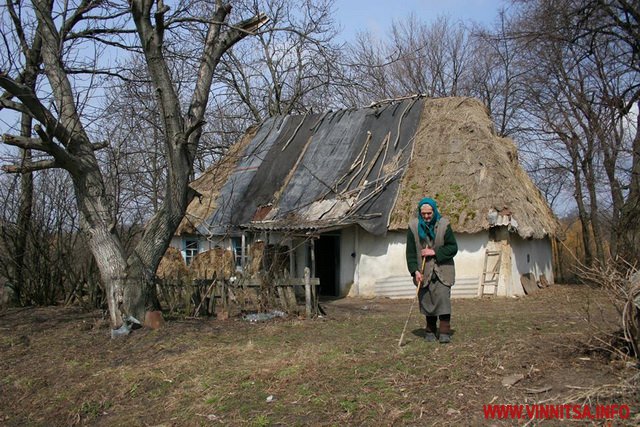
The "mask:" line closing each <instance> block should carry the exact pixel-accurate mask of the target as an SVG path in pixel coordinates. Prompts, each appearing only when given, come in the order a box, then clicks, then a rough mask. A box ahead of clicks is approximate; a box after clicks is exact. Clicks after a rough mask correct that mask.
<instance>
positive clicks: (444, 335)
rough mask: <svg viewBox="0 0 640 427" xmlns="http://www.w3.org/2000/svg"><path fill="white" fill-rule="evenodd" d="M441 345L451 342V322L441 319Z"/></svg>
mask: <svg viewBox="0 0 640 427" xmlns="http://www.w3.org/2000/svg"><path fill="white" fill-rule="evenodd" d="M439 341H440V344H448V343H450V342H451V321H450V320H443V319H440V339H439Z"/></svg>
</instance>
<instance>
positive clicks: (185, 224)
mask: <svg viewBox="0 0 640 427" xmlns="http://www.w3.org/2000/svg"><path fill="white" fill-rule="evenodd" d="M255 132H256V129H255V128H250V129H249V130H248V131H247V133H246V134H245V135H244V136H243V137H242V138H241V139H240V141H239V142H238V143H236V144H234V145H233V146H232V147H231V148H230V149H229V151H228V152H227V154H226V155H225V156H224V157H223V158H222V160H221V161H220V162H218V163H216V164H215V165H213V166H212V167H210V168H209V169H208V170H207V171H206V172H205V173H203V174H202V175H200V177H198V178H197V179H196V180H195V181H193V182H192V183H191V184H190V186H191V188H193V189H194V190H196V192H197V193H198V194H199V196H197V197H195V198H194V199H193V200H192V201H191V203H190V204H189V206H188V207H187V213H186V214H185V216H184V218H183V219H182V222H181V223H180V225H179V226H178V230H177V231H176V234H177V235H178V236H180V235H182V234H196V233H197V231H196V229H197V227H198V226H199V225H200V224H202V222H203V221H204V220H205V219H207V218H208V217H210V216H211V214H212V213H213V212H214V211H215V208H216V198H217V197H218V195H219V193H220V189H221V188H222V186H223V185H224V183H225V182H226V181H227V180H228V179H229V176H230V175H231V173H232V172H233V170H234V169H235V167H236V164H237V163H238V161H239V160H240V159H241V157H242V155H243V151H244V149H245V147H246V146H247V144H249V143H250V142H251V140H252V139H253V137H254V135H255Z"/></svg>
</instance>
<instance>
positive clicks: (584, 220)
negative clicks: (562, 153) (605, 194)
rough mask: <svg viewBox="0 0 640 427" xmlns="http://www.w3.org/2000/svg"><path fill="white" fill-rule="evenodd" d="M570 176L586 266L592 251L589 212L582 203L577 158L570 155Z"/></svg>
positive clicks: (591, 256) (588, 263)
mask: <svg viewBox="0 0 640 427" xmlns="http://www.w3.org/2000/svg"><path fill="white" fill-rule="evenodd" d="M571 160H572V162H571V163H572V171H573V173H572V176H573V182H574V188H575V193H574V199H575V201H576V205H577V206H578V218H580V227H581V230H582V244H583V246H584V263H585V264H586V265H587V266H591V265H592V264H593V253H592V251H591V230H590V226H589V225H590V224H589V214H588V213H587V209H586V207H585V205H584V195H583V193H582V179H581V173H580V168H579V167H578V159H577V158H575V157H572V159H571Z"/></svg>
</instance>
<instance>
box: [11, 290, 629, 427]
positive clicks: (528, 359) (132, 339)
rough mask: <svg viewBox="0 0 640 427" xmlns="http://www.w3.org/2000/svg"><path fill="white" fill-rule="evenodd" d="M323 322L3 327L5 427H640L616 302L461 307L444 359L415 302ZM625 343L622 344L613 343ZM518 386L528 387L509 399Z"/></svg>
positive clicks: (579, 295) (59, 315) (353, 311)
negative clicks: (626, 410) (516, 411)
mask: <svg viewBox="0 0 640 427" xmlns="http://www.w3.org/2000/svg"><path fill="white" fill-rule="evenodd" d="M322 305H323V308H324V309H325V311H326V313H327V315H326V316H324V317H321V318H317V319H313V320H303V319H298V318H289V319H274V320H270V321H266V322H261V323H249V322H247V321H244V320H242V319H240V318H231V319H228V320H220V319H216V318H206V319H173V320H171V319H170V320H168V321H167V322H166V324H165V325H164V327H163V328H161V329H159V330H148V329H142V330H138V331H135V332H134V333H133V334H132V335H130V336H128V337H125V338H120V339H115V340H112V339H110V338H109V326H108V323H107V322H106V321H105V318H104V313H102V312H101V311H90V312H87V311H84V310H82V309H80V308H78V307H44V308H21V309H9V310H7V311H5V312H3V313H0V425H4V426H23V425H33V426H55V425H65V426H66V425H96V426H114V425H116V426H119V425H126V426H195V425H203V426H204V425H242V426H245V425H250V426H267V425H286V426H291V425H294V426H295V425H318V426H333V425H336V426H337V425H358V426H360V425H375V426H378V425H539V424H543V425H557V424H558V423H560V424H562V425H564V424H574V425H639V424H640V415H639V413H638V410H639V408H640V395H639V392H638V388H637V387H638V367H637V361H635V359H630V358H628V357H625V356H624V355H623V353H622V352H620V351H618V350H616V347H615V346H613V347H611V346H609V344H611V343H614V341H615V336H616V335H615V333H616V330H617V329H618V328H619V323H620V322H619V321H618V315H617V313H616V312H615V310H614V308H613V305H611V304H610V303H609V302H608V300H607V297H606V295H605V294H604V293H603V292H602V291H600V290H594V289H591V288H587V287H584V286H552V287H550V288H547V289H543V290H540V291H538V292H537V293H536V294H534V295H531V296H527V297H523V298H495V299H482V300H480V299H473V300H455V301H454V302H453V316H452V326H453V327H454V330H455V333H454V335H453V342H452V343H451V344H448V345H440V344H437V343H427V342H425V341H424V339H423V334H424V333H423V329H422V327H423V319H422V318H421V316H420V315H419V314H418V313H417V310H414V312H413V316H412V319H411V320H410V322H409V328H408V331H407V333H406V335H405V343H404V345H403V346H402V347H399V346H398V339H399V338H400V334H401V332H402V328H403V326H404V323H405V320H406V319H407V315H408V312H409V307H410V305H411V301H408V300H389V299H380V298H376V299H362V298H348V299H338V300H332V301H325V302H324V303H323V304H322ZM614 344H615V343H614ZM515 378H521V379H520V380H519V381H517V382H515V383H514V384H512V385H505V384H506V383H510V382H513V381H514V379H515ZM487 404H522V405H524V404H549V405H560V404H580V405H585V404H586V405H596V404H604V405H609V404H624V405H628V406H629V407H630V409H631V413H630V416H629V418H627V419H624V420H622V419H619V418H617V419H613V420H607V421H605V420H597V421H596V420H586V421H585V420H581V421H579V422H574V421H571V420H562V422H560V421H559V420H554V421H545V422H540V421H539V420H535V421H533V422H532V421H530V420H527V419H522V420H519V421H516V420H498V419H494V420H487V419H485V416H484V412H483V405H487Z"/></svg>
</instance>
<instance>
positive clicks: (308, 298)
mask: <svg viewBox="0 0 640 427" xmlns="http://www.w3.org/2000/svg"><path fill="white" fill-rule="evenodd" d="M310 277H311V270H309V267H305V268H304V301H305V307H306V315H307V319H309V318H311V284H310V283H309V278H310Z"/></svg>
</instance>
